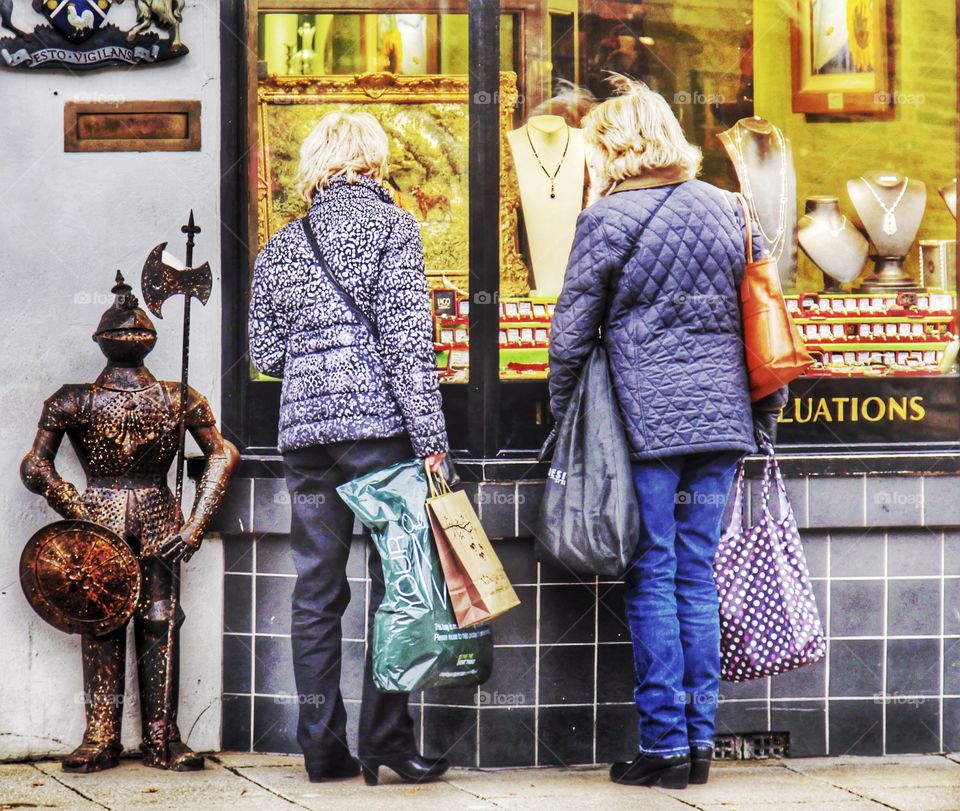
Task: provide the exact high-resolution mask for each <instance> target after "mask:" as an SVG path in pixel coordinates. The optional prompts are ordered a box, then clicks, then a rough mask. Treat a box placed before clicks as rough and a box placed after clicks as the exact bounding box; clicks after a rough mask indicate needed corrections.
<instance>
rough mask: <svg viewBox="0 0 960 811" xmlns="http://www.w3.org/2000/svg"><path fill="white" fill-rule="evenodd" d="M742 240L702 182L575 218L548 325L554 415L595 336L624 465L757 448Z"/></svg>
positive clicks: (605, 204)
mask: <svg viewBox="0 0 960 811" xmlns="http://www.w3.org/2000/svg"><path fill="white" fill-rule="evenodd" d="M744 235H745V229H744V223H743V216H742V214H741V210H740V207H739V205H738V204H737V202H736V199H735V198H734V197H733V195H731V194H730V193H729V192H725V191H723V190H721V189H718V188H716V187H715V186H711V185H710V184H709V183H704V182H702V181H699V180H688V181H685V182H681V183H673V184H671V185H661V186H654V187H651V188H642V189H634V190H630V191H621V192H615V193H613V194H610V195H607V196H606V197H604V198H603V199H601V200H599V201H598V202H596V203H595V204H593V205H591V206H590V207H588V208H587V209H586V210H584V211H583V212H582V213H581V214H580V218H579V220H578V221H577V230H576V236H575V237H574V241H573V249H572V252H571V254H570V261H569V264H568V266H567V271H566V277H565V278H564V284H563V292H562V293H561V294H560V298H559V300H558V302H557V307H556V312H555V314H554V317H553V325H552V331H551V345H550V408H551V410H552V411H553V414H554V416H555V417H556V418H557V419H558V420H559V419H560V418H561V416H562V415H563V412H564V409H565V408H566V404H567V402H568V401H569V398H570V395H571V394H572V392H573V388H574V386H575V384H576V381H577V377H578V375H579V373H580V370H581V368H582V367H583V364H584V362H585V360H586V358H587V356H588V355H589V352H590V348H591V346H592V344H593V343H594V341H595V340H596V337H597V333H598V330H600V329H601V327H602V334H603V342H604V345H605V347H606V349H607V353H608V355H609V358H610V371H611V375H612V379H613V383H614V389H615V391H616V395H617V399H618V401H619V403H620V407H621V411H622V413H623V418H624V423H625V426H626V434H627V440H628V442H629V445H630V456H631V458H632V459H634V460H641V459H656V458H660V457H667V456H675V455H680V454H689V453H706V452H711V451H720V450H732V451H743V452H752V451H755V450H756V445H755V443H754V433H753V413H752V409H751V405H750V396H749V393H748V387H747V370H746V363H745V360H744V354H743V341H742V337H741V336H742V331H741V325H740V307H739V295H738V291H739V287H740V280H741V279H742V278H743V272H744V266H745V262H746V259H745V255H744V239H745V236H744Z"/></svg>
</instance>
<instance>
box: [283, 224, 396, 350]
mask: <svg viewBox="0 0 960 811" xmlns="http://www.w3.org/2000/svg"><path fill="white" fill-rule="evenodd" d="M300 225H301V226H302V227H303V233H304V234H306V237H307V242H309V243H310V247H311V248H312V249H313V255H314V257H315V258H316V260H317V264H318V265H319V266H320V270H322V271H323V275H324V276H326V277H327V281H329V282H330V284H331V285H333V289H334V290H336V291H337V294H338V295H339V296H340V298H341V299H343V303H344V304H346V305H347V308H348V309H349V310H350V311H351V312H352V313H353V314H354V315H355V316H356V317H357V319H358V320H359V321H360V323H361V324H363V325H364V326H365V327H366V328H367V330H368V331H369V332H370V334H371V335H372V336H373V340H374V342H376V341H379V340H380V332H379V330H378V329H377V327H376V325H375V324H374V323H373V321H371V320H370V317H369V316H368V315H367V314H366V313H365V312H364V311H363V310H361V309H360V305H358V304H357V302H356V301H355V300H354V298H353V296H351V295H350V294H349V293H348V292H347V291H346V290H345V289H344V288H343V285H342V284H340V282H339V281H337V277H336V276H334V275H333V271H332V270H330V265H328V264H327V260H326V258H325V257H324V255H323V251H321V250H320V245H319V243H318V242H317V235H316V234H314V233H313V228H312V227H311V225H310V215H309V214H308V215H306V216H304V217H301V218H300Z"/></svg>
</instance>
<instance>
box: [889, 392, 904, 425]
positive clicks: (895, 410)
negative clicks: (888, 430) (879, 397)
mask: <svg viewBox="0 0 960 811" xmlns="http://www.w3.org/2000/svg"><path fill="white" fill-rule="evenodd" d="M887 413H888V415H889V417H888V419H890V420H891V421H893V420H906V419H907V398H906V397H891V398H890V399H889V400H887Z"/></svg>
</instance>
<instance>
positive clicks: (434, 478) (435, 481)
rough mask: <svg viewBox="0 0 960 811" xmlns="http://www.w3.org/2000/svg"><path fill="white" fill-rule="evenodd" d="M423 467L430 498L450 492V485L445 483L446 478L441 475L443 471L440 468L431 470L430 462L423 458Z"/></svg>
mask: <svg viewBox="0 0 960 811" xmlns="http://www.w3.org/2000/svg"><path fill="white" fill-rule="evenodd" d="M423 469H424V470H425V471H426V472H427V487H429V488H430V497H431V498H436V497H437V496H442V495H445V494H446V493H450V492H452V491H451V490H450V485H449V484H447V480H446V479H445V478H444V476H443V472H442V471H440V470H437V471H436V472H433V471H431V470H430V463H429V462H428V461H427V460H426V459H424V460H423Z"/></svg>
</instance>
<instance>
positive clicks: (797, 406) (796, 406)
mask: <svg viewBox="0 0 960 811" xmlns="http://www.w3.org/2000/svg"><path fill="white" fill-rule="evenodd" d="M804 402H806V406H807V416H805V417H804V416H803V415H802V414H801V413H800V412H801V410H802V409H803V405H804ZM793 418H794V419H795V420H796V421H797V422H810V420H811V419H812V418H813V400H806V401H803V400H801V399H800V398H799V397H798V398H797V399H796V400H794V401H793Z"/></svg>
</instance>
